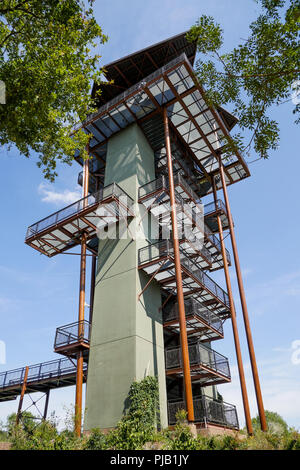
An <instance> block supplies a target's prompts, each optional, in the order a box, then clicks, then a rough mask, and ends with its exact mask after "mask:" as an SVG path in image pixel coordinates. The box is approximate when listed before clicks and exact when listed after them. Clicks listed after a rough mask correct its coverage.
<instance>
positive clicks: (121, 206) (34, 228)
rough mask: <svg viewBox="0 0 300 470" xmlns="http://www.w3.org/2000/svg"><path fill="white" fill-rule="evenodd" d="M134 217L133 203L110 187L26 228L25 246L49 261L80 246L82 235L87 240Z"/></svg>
mask: <svg viewBox="0 0 300 470" xmlns="http://www.w3.org/2000/svg"><path fill="white" fill-rule="evenodd" d="M133 216H134V212H133V199H131V198H130V197H129V196H128V194H127V193H126V192H125V191H123V189H122V188H120V186H119V185H118V184H117V183H112V184H110V185H108V186H106V187H104V188H103V189H100V190H99V191H97V192H95V193H93V194H90V195H88V196H86V197H84V198H82V199H79V200H78V201H76V202H74V203H73V204H70V205H69V206H67V207H65V208H63V209H61V210H59V211H57V212H54V213H53V214H51V215H49V216H48V217H45V218H44V219H42V220H40V221H39V222H36V223H35V224H33V225H31V226H30V227H28V229H27V233H26V238H25V243H27V245H30V246H31V247H32V248H34V249H36V250H38V251H39V252H40V253H43V254H44V255H47V256H49V257H52V256H54V255H57V254H58V253H62V252H64V251H66V250H68V249H69V248H73V247H74V246H76V245H78V244H80V242H81V235H82V233H83V232H85V233H86V234H87V240H90V239H92V238H93V237H95V236H96V233H97V230H101V229H103V228H104V227H105V226H109V225H110V224H113V223H116V222H117V221H119V220H120V219H122V218H123V219H124V218H126V217H133ZM95 254H96V253H95Z"/></svg>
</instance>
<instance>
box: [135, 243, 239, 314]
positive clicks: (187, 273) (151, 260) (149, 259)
mask: <svg viewBox="0 0 300 470" xmlns="http://www.w3.org/2000/svg"><path fill="white" fill-rule="evenodd" d="M180 255H181V256H180V257H181V260H180V261H181V270H182V281H183V293H184V295H186V296H188V295H189V296H190V295H191V294H196V296H197V297H198V299H199V301H200V302H201V303H202V304H203V305H205V306H208V305H209V306H211V308H214V309H216V312H218V315H219V316H220V317H221V318H222V319H225V318H228V317H229V316H230V303H229V298H228V294H227V293H226V292H225V291H224V290H223V289H222V288H221V287H220V286H219V285H218V284H217V283H216V282H215V281H214V280H213V279H212V278H211V277H209V276H208V275H207V274H206V273H204V272H203V271H202V270H201V267H200V266H199V265H198V264H196V263H195V262H194V261H193V260H192V259H190V258H189V256H188V254H187V253H186V252H185V251H184V250H183V249H182V248H180ZM138 265H139V266H138V267H139V269H142V270H143V271H145V272H146V273H147V274H149V276H151V278H155V279H156V280H157V282H159V283H160V284H161V286H162V287H163V288H165V289H167V290H169V291H176V280H175V264H174V250H173V245H172V242H171V241H170V240H161V241H158V242H156V243H152V244H149V245H148V246H145V247H143V248H140V249H139V254H138ZM193 297H195V296H194V295H193Z"/></svg>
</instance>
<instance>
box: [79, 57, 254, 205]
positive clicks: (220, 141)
mask: <svg viewBox="0 0 300 470" xmlns="http://www.w3.org/2000/svg"><path fill="white" fill-rule="evenodd" d="M163 107H166V108H167V112H168V117H169V120H170V126H171V131H172V132H173V133H174V137H175V138H174V137H173V138H172V142H173V143H174V144H175V143H176V142H177V145H176V150H177V151H179V154H178V155H177V154H176V156H175V153H177V152H176V151H175V149H173V150H172V152H173V155H174V157H175V161H176V163H178V164H179V163H180V167H181V170H182V171H184V172H185V174H186V175H187V176H188V177H190V178H193V179H194V180H195V179H196V180H197V188H193V189H194V191H196V192H197V193H198V194H199V196H200V197H201V196H203V195H205V194H207V193H208V192H211V191H212V188H211V176H212V175H213V174H217V173H218V169H219V163H218V160H219V156H221V159H222V161H223V164H224V167H225V177H226V183H227V184H232V183H236V182H238V181H240V180H241V179H244V178H246V177H247V176H249V175H250V173H249V169H248V167H247V164H246V163H245V161H244V159H243V157H242V155H241V154H240V153H239V152H238V151H236V152H234V146H232V145H231V146H230V148H231V149H232V150H230V149H229V150H228V145H227V144H228V143H232V140H231V137H230V135H229V130H230V129H231V128H232V126H233V125H234V123H235V118H234V116H232V115H231V114H230V113H228V112H227V111H225V110H224V109H214V108H213V107H212V106H211V105H210V104H209V102H208V100H207V98H206V94H205V92H204V90H203V87H202V86H201V84H200V83H199V82H198V80H197V78H196V76H195V74H194V71H193V68H192V65H191V63H190V61H189V59H188V57H187V56H186V54H185V53H182V54H181V55H179V56H177V57H176V58H174V59H173V60H171V61H170V62H168V63H167V64H165V65H163V66H162V67H160V68H158V69H156V70H155V71H154V72H152V73H151V74H150V75H148V76H144V77H142V79H141V80H140V81H139V82H138V83H136V84H134V85H132V86H131V87H129V88H127V89H126V90H124V91H123V92H122V93H119V94H118V95H117V96H115V97H114V98H112V99H111V100H110V101H109V102H108V103H105V104H103V105H101V106H100V107H99V109H98V110H97V111H96V112H94V113H92V114H90V115H89V116H88V117H87V118H86V120H85V121H84V122H82V123H78V125H76V126H74V128H73V132H76V131H77V130H78V129H80V128H81V129H83V130H84V131H85V132H86V133H89V134H91V135H92V138H91V140H90V146H89V151H90V154H91V155H93V157H94V158H93V161H92V163H91V167H90V172H91V173H93V174H97V175H99V177H100V178H102V179H103V175H104V168H105V165H106V162H105V160H106V150H107V142H108V140H109V139H110V138H111V136H112V135H114V134H115V133H117V132H119V131H121V130H122V129H124V128H126V127H127V126H129V125H130V124H132V123H134V122H135V123H137V124H138V125H139V126H140V127H141V128H142V130H143V132H144V134H145V135H146V138H147V139H148V141H149V143H150V145H151V147H152V148H153V150H154V152H155V155H156V158H157V159H158V160H159V163H158V165H159V166H161V170H162V171H164V167H165V166H166V157H165V151H164V146H165V141H164V128H163V122H162V109H163ZM229 118H230V120H229V121H230V122H229V121H228V119H229ZM179 147H181V150H180V148H179ZM228 152H230V154H229V155H228ZM77 159H78V162H79V163H82V160H81V158H80V155H78V156H77ZM176 170H177V168H176ZM178 170H179V168H178ZM220 184H221V183H220V179H219V178H217V181H216V185H217V189H218V188H219V187H220Z"/></svg>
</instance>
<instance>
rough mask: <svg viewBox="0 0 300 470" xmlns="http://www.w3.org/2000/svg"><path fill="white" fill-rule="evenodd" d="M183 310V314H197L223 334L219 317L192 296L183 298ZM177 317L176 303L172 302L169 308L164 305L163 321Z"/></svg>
mask: <svg viewBox="0 0 300 470" xmlns="http://www.w3.org/2000/svg"><path fill="white" fill-rule="evenodd" d="M184 310H185V316H186V317H189V316H190V315H197V316H198V317H199V318H200V319H202V320H203V321H204V322H205V323H206V324H208V325H210V326H211V327H212V328H214V329H215V330H217V331H218V332H219V333H220V334H221V335H223V323H222V321H221V319H220V318H219V317H218V316H217V315H216V314H215V313H213V312H212V311H211V310H208V308H207V307H205V305H202V304H201V302H198V300H196V299H193V298H192V297H190V298H188V299H185V301H184ZM178 318H179V312H178V304H177V303H174V304H173V305H172V306H171V308H169V309H167V308H166V307H165V308H164V310H163V319H164V323H166V322H169V321H172V320H177V319H178Z"/></svg>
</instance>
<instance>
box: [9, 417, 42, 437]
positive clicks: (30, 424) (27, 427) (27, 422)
mask: <svg viewBox="0 0 300 470" xmlns="http://www.w3.org/2000/svg"><path fill="white" fill-rule="evenodd" d="M16 418H17V414H16V413H12V414H10V415H9V416H8V417H7V421H6V429H7V432H8V434H9V435H11V434H12V432H13V430H14V428H15V427H16ZM36 425H37V421H36V419H35V417H34V415H33V414H32V413H30V411H23V413H22V415H21V418H20V426H21V428H22V429H23V430H24V431H25V432H26V433H31V432H32V431H33V429H34V428H35V427H36Z"/></svg>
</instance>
